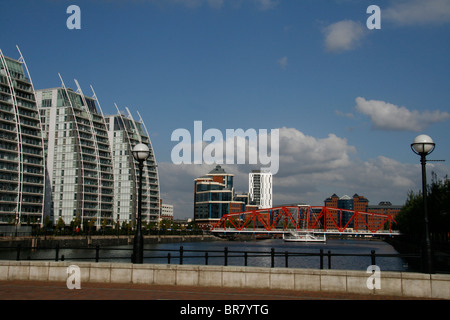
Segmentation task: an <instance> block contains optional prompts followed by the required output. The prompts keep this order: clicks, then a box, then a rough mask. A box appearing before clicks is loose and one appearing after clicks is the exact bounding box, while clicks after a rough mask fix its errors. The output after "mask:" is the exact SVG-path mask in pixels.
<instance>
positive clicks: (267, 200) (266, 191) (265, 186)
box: [248, 170, 272, 209]
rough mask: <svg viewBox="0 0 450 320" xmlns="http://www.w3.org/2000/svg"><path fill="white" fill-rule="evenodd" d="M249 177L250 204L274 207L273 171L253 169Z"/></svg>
mask: <svg viewBox="0 0 450 320" xmlns="http://www.w3.org/2000/svg"><path fill="white" fill-rule="evenodd" d="M248 178H249V180H248V186H249V192H248V193H249V202H250V204H254V205H257V206H259V208H260V209H265V208H272V173H270V172H262V171H261V170H253V171H252V173H250V174H249V176H248Z"/></svg>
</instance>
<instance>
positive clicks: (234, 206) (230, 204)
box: [194, 165, 246, 229]
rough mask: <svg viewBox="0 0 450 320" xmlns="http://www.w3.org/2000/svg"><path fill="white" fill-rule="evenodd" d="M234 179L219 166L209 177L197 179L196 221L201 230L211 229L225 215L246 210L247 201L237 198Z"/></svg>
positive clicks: (195, 197) (195, 194) (195, 185)
mask: <svg viewBox="0 0 450 320" xmlns="http://www.w3.org/2000/svg"><path fill="white" fill-rule="evenodd" d="M233 177H234V175H233V174H229V173H226V172H225V170H224V169H223V168H222V167H221V166H220V165H217V166H216V167H215V168H214V169H213V170H211V171H210V172H209V173H208V174H207V175H205V176H202V177H199V178H197V179H195V183H194V220H195V221H196V222H197V225H198V226H199V228H201V229H209V228H211V227H212V226H213V225H214V223H216V222H217V221H219V220H220V218H222V216H223V215H225V214H228V213H237V212H242V211H245V210H246V205H245V202H244V201H245V200H243V199H239V200H238V198H237V197H236V196H235V193H234V187H233ZM240 200H243V201H240Z"/></svg>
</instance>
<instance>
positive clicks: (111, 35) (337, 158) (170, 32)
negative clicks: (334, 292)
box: [0, 0, 450, 218]
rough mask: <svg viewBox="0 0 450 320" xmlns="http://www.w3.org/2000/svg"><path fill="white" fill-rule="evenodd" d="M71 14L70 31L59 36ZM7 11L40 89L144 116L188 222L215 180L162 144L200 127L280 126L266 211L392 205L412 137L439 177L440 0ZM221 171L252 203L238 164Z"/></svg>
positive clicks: (244, 0) (9, 27) (92, 4)
mask: <svg viewBox="0 0 450 320" xmlns="http://www.w3.org/2000/svg"><path fill="white" fill-rule="evenodd" d="M71 4H76V5H78V6H79V7H80V9H81V29H80V30H69V29H68V28H67V27H66V20H67V18H69V16H70V14H67V13H66V9H67V7H68V6H69V5H71ZM369 5H378V6H379V7H380V8H381V29H379V30H369V29H368V28H367V27H366V20H367V19H368V18H369V16H370V14H367V13H366V9H367V7H368V6H369ZM4 10H6V12H7V14H3V15H2V19H1V21H0V27H1V28H2V30H3V32H2V33H1V36H0V48H1V50H2V51H3V53H4V54H5V55H7V56H11V57H13V58H18V53H17V51H16V49H15V45H16V44H17V45H19V47H20V49H21V51H22V53H23V55H24V57H25V59H26V61H27V64H28V67H29V69H30V72H31V76H32V79H33V82H34V84H35V87H36V89H42V88H49V87H56V86H60V81H59V77H58V73H61V76H62V77H63V79H64V81H65V83H66V85H67V86H70V87H75V84H74V82H73V79H74V78H75V79H77V80H78V81H79V83H80V85H81V86H82V88H83V91H84V93H85V94H88V95H89V94H90V90H89V85H92V86H93V87H94V89H95V91H96V93H97V96H98V98H99V100H100V103H101V106H102V109H103V112H104V113H108V114H110V113H115V111H116V110H115V107H114V103H117V105H118V106H119V108H120V109H124V108H125V107H128V108H129V109H130V111H131V112H132V113H133V114H136V111H139V112H140V114H141V115H142V117H143V119H144V121H145V123H146V125H147V128H148V129H149V131H150V134H151V138H152V144H153V147H154V149H155V152H156V156H157V160H158V162H159V164H160V165H159V169H160V179H161V191H162V196H163V199H164V201H165V202H168V203H173V204H175V216H176V217H180V218H181V217H190V216H192V198H193V196H192V194H193V193H192V191H193V179H194V178H196V177H198V176H200V175H203V174H204V173H206V172H208V171H209V170H210V168H211V166H206V165H181V166H175V165H174V164H172V162H171V157H170V154H171V150H172V148H173V147H174V146H175V145H176V142H172V141H171V134H172V132H173V131H174V130H175V129H177V128H185V129H187V130H189V131H191V132H193V123H194V121H196V120H200V121H202V122H203V128H204V129H207V128H217V129H219V130H221V131H223V132H225V130H226V129H237V128H242V129H244V130H246V129H249V128H254V129H256V130H258V129H268V130H270V129H275V128H280V129H281V131H280V136H281V141H280V172H279V173H278V174H277V175H276V176H275V177H274V203H285V202H298V201H302V202H307V203H310V204H315V205H321V204H323V200H324V199H325V198H326V197H328V196H330V195H331V194H332V193H337V194H338V195H340V196H341V195H344V194H349V195H353V194H354V193H359V194H361V195H364V196H366V197H367V198H369V200H370V204H377V203H378V202H379V201H383V200H389V201H392V202H393V203H397V204H402V203H403V202H404V200H405V199H406V194H407V192H408V190H420V168H419V165H418V162H419V159H418V156H416V155H414V154H413V153H412V151H411V150H410V144H411V142H412V140H413V139H414V137H415V136H417V135H418V134H420V133H426V134H428V135H430V136H431V137H433V139H434V140H435V142H436V143H437V146H436V150H435V151H434V153H433V154H432V156H430V158H433V159H446V160H447V163H430V167H431V168H429V171H431V170H434V171H436V172H437V173H438V175H439V176H440V177H444V176H445V175H446V174H448V173H449V164H448V161H450V140H449V138H448V137H449V133H450V130H449V123H450V104H449V101H450V90H449V88H450V74H449V71H450V41H449V40H450V1H449V0H429V1H420V0H407V1H406V0H405V1H403V0H400V1H399V0H397V1H389V0H370V1H364V0H363V1H354V0H327V1H326V0H319V1H318V0H278V1H276V0H190V1H182V0H133V1H131V0H130V1H125V0H112V1H106V0H95V1H82V0H79V1H58V0H44V1H31V0H21V1H10V0H6V1H5V0H3V1H2V11H4ZM136 116H137V115H136ZM283 128H284V129H283ZM292 159H294V160H292ZM311 164H316V167H315V168H314V169H311V170H310V171H308V170H306V169H305V168H310V167H311V166H310V165H311ZM225 167H226V169H227V170H228V171H229V172H232V173H234V174H235V180H236V188H237V191H239V192H241V191H247V190H246V188H247V172H248V171H246V170H248V168H247V167H246V166H239V165H234V166H232V165H229V166H225ZM302 168H303V169H302Z"/></svg>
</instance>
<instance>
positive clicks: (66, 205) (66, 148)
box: [36, 83, 114, 227]
mask: <svg viewBox="0 0 450 320" xmlns="http://www.w3.org/2000/svg"><path fill="white" fill-rule="evenodd" d="M76 84H77V87H78V90H77V91H76V92H75V91H73V90H72V89H69V88H66V87H65V85H64V83H62V87H59V88H53V89H43V90H37V91H36V97H37V101H38V107H39V113H40V116H41V123H42V133H43V137H44V145H45V151H46V158H47V163H46V167H47V174H48V180H47V193H46V203H49V204H50V205H49V206H47V207H46V212H45V213H46V215H49V216H50V217H51V218H52V220H53V221H54V222H55V223H57V222H58V220H59V219H62V220H63V221H64V223H65V224H70V222H72V221H73V220H74V219H75V218H77V217H79V218H80V219H81V223H82V225H86V224H90V225H91V226H94V225H95V226H96V227H100V226H112V224H113V218H114V217H113V199H114V177H113V166H112V154H111V150H110V144H109V140H108V131H107V127H106V123H105V119H104V117H103V115H102V113H101V110H99V108H98V106H97V104H96V100H95V99H93V98H90V97H87V96H85V95H84V94H83V92H82V91H81V89H80V88H79V86H78V83H76Z"/></svg>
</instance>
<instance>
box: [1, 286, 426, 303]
mask: <svg viewBox="0 0 450 320" xmlns="http://www.w3.org/2000/svg"><path fill="white" fill-rule="evenodd" d="M0 300H191V301H192V300H227V301H228V300H415V299H412V298H402V297H386V296H377V295H356V294H344V293H325V292H299V291H287V290H267V289H237V288H210V287H208V288H205V287H184V286H157V285H136V284H111V283H105V284H103V283H82V284H81V289H79V290H77V289H73V290H70V289H68V288H67V286H66V283H61V282H42V281H0ZM417 300H422V299H417Z"/></svg>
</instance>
